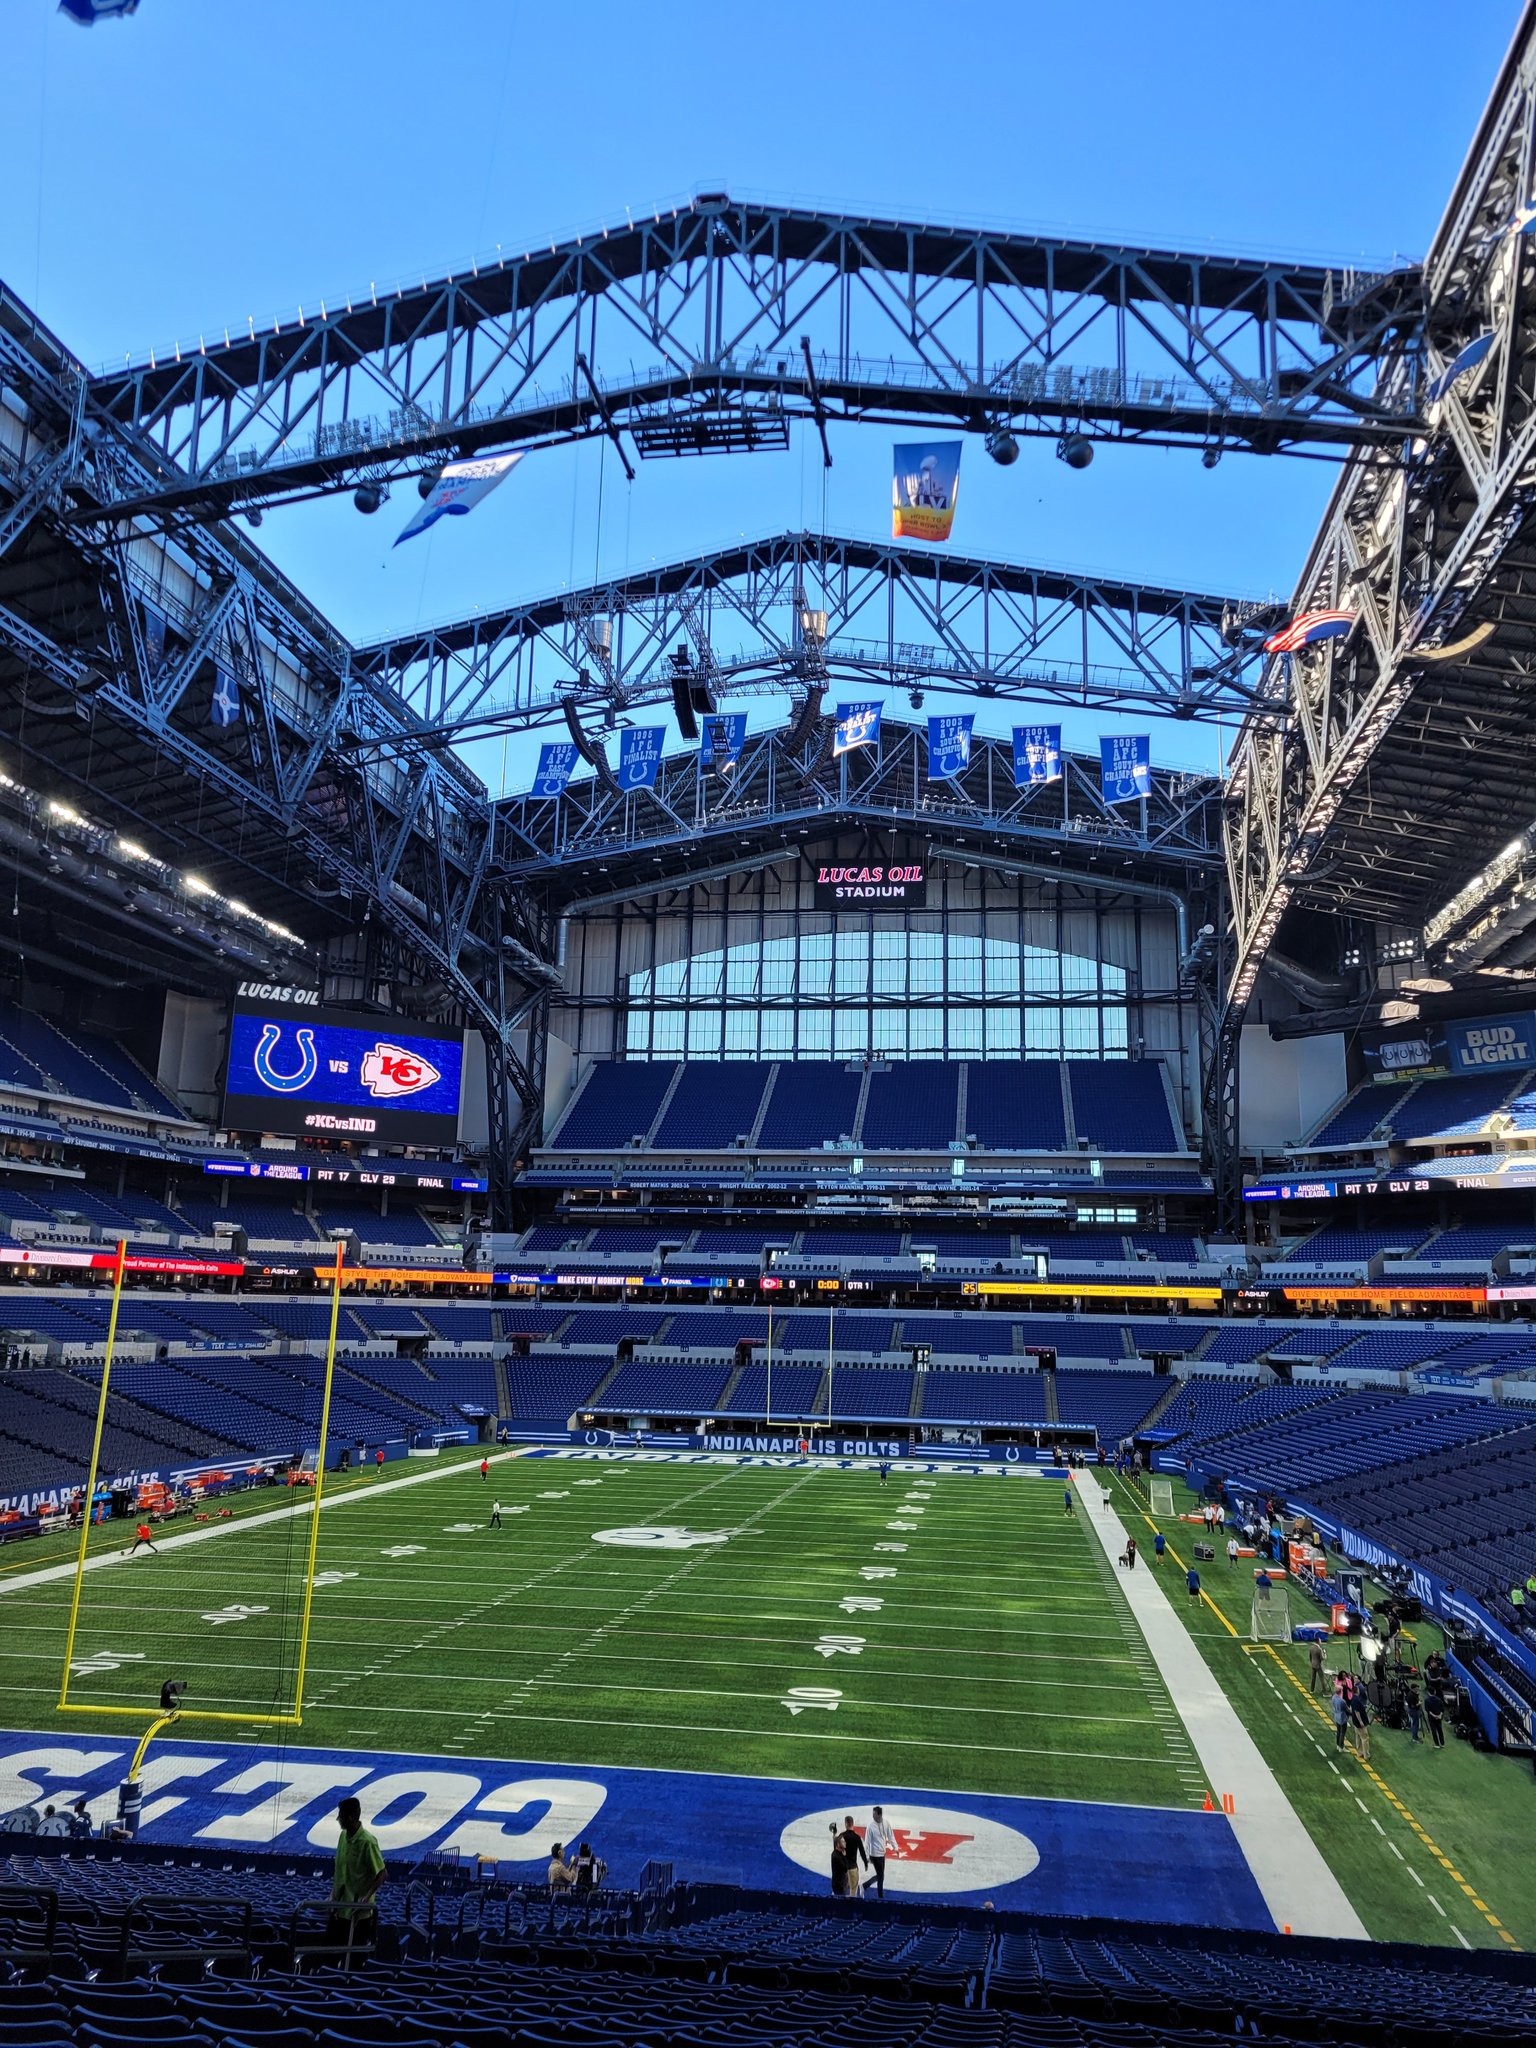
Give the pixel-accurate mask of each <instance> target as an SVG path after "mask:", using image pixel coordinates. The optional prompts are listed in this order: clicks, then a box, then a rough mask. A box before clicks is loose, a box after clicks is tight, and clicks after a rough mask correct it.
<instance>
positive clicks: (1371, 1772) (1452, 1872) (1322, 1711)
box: [1120, 1475, 1520, 1950]
mask: <svg viewBox="0 0 1536 2048" xmlns="http://www.w3.org/2000/svg"><path fill="white" fill-rule="evenodd" d="M1120 1476H1121V1477H1122V1480H1123V1475H1120ZM1125 1483H1126V1490H1127V1492H1129V1493H1130V1494H1131V1498H1132V1499H1133V1500H1135V1499H1136V1495H1135V1493H1134V1491H1133V1490H1132V1489H1131V1487H1130V1485H1129V1483H1128V1482H1125ZM1138 1505H1139V1503H1138ZM1141 1513H1142V1519H1143V1520H1144V1521H1145V1522H1146V1524H1147V1527H1148V1528H1149V1529H1153V1530H1155V1529H1156V1527H1157V1524H1156V1522H1155V1521H1154V1520H1153V1518H1152V1516H1151V1515H1150V1514H1148V1513H1147V1511H1146V1510H1145V1509H1142V1510H1141ZM1168 1549H1169V1551H1170V1552H1172V1553H1173V1555H1174V1556H1175V1558H1177V1555H1178V1553H1177V1552H1175V1551H1174V1550H1173V1545H1172V1544H1171V1543H1169V1545H1168ZM1201 1598H1202V1599H1203V1600H1204V1601H1205V1602H1206V1605H1207V1606H1208V1607H1209V1608H1210V1610H1211V1612H1212V1613H1213V1614H1214V1615H1216V1617H1217V1618H1218V1619H1219V1620H1220V1621H1221V1623H1222V1624H1223V1626H1224V1627H1225V1628H1226V1630H1227V1632H1228V1634H1230V1635H1234V1636H1235V1635H1236V1634H1237V1630H1236V1629H1235V1628H1233V1626H1232V1624H1231V1622H1230V1621H1228V1620H1227V1617H1226V1615H1225V1614H1223V1613H1222V1611H1221V1609H1220V1608H1219V1607H1218V1606H1217V1604H1216V1602H1215V1600H1214V1599H1212V1598H1211V1596H1210V1595H1209V1594H1207V1593H1206V1592H1205V1591H1204V1589H1203V1588H1202V1589H1201ZM1244 1648H1245V1649H1247V1650H1249V1651H1250V1652H1252V1653H1254V1654H1258V1653H1265V1652H1267V1654H1268V1655H1269V1656H1270V1657H1272V1658H1273V1659H1274V1661H1275V1663H1276V1664H1278V1665H1279V1667H1280V1669H1281V1670H1282V1671H1283V1672H1284V1673H1285V1675H1286V1677H1287V1678H1288V1679H1289V1680H1290V1682H1291V1684H1292V1685H1293V1686H1294V1687H1295V1688H1296V1690H1297V1692H1299V1693H1300V1694H1301V1696H1302V1698H1303V1699H1304V1700H1305V1701H1306V1703H1307V1705H1308V1706H1309V1707H1310V1708H1311V1709H1312V1711H1313V1712H1314V1713H1315V1714H1316V1715H1317V1717H1318V1718H1319V1720H1321V1721H1324V1722H1326V1723H1327V1725H1328V1727H1329V1728H1330V1729H1331V1728H1332V1726H1333V1716H1332V1715H1331V1714H1330V1713H1329V1712H1328V1710H1327V1709H1326V1708H1325V1707H1324V1706H1323V1705H1322V1704H1321V1702H1320V1701H1319V1700H1317V1699H1316V1698H1315V1697H1314V1696H1313V1694H1312V1693H1311V1692H1310V1691H1309V1690H1308V1688H1307V1687H1306V1686H1304V1685H1303V1684H1302V1682H1301V1680H1300V1679H1299V1678H1298V1677H1297V1675H1296V1673H1295V1672H1294V1671H1293V1670H1292V1669H1291V1667H1290V1665H1289V1664H1287V1663H1286V1661H1285V1659H1284V1658H1283V1657H1282V1656H1281V1655H1280V1653H1279V1651H1278V1650H1277V1649H1276V1648H1275V1647H1274V1645H1273V1644H1272V1643H1261V1644H1245V1645H1244ZM1356 1761H1357V1762H1358V1763H1359V1764H1360V1768H1361V1769H1362V1770H1363V1771H1364V1772H1365V1774H1366V1776H1367V1777H1368V1778H1369V1779H1370V1780H1371V1782H1372V1784H1373V1785H1374V1786H1375V1787H1376V1789H1377V1791H1378V1792H1380V1793H1381V1795H1382V1797H1383V1798H1384V1799H1386V1800H1387V1801H1388V1802H1389V1803H1390V1804H1391V1805H1392V1806H1394V1807H1395V1808H1396V1810H1397V1811H1398V1813H1400V1814H1401V1815H1402V1817H1403V1819H1404V1820H1405V1821H1406V1822H1407V1823H1408V1826H1409V1827H1410V1828H1411V1829H1412V1830H1413V1832H1414V1833H1415V1834H1416V1835H1417V1836H1418V1838H1419V1840H1420V1841H1421V1842H1422V1843H1423V1845H1424V1847H1425V1849H1426V1850H1427V1851H1428V1853H1429V1854H1430V1855H1431V1856H1432V1857H1433V1858H1434V1860H1435V1861H1436V1862H1437V1863H1438V1864H1439V1865H1440V1867H1441V1869H1442V1870H1444V1871H1445V1872H1446V1874H1447V1876H1448V1877H1450V1878H1451V1880H1452V1881H1453V1883H1455V1884H1457V1885H1459V1886H1460V1887H1461V1890H1462V1891H1463V1892H1464V1893H1465V1894H1466V1896H1467V1897H1468V1898H1469V1899H1470V1900H1471V1901H1472V1904H1473V1905H1474V1906H1475V1907H1476V1908H1477V1910H1478V1911H1479V1912H1480V1913H1481V1914H1482V1916H1483V1918H1484V1919H1485V1920H1486V1921H1487V1922H1488V1925H1489V1926H1490V1927H1492V1928H1494V1929H1495V1930H1496V1932H1497V1933H1498V1935H1499V1938H1500V1939H1501V1940H1502V1941H1505V1942H1507V1943H1508V1945H1509V1946H1510V1947H1511V1948H1512V1949H1517V1950H1518V1949H1519V1947H1520V1944H1519V1942H1517V1941H1516V1940H1515V1937H1514V1936H1513V1935H1512V1934H1511V1933H1510V1931H1509V1929H1508V1928H1507V1927H1506V1926H1505V1925H1504V1923H1503V1921H1502V1920H1500V1919H1499V1918H1498V1916H1497V1914H1495V1913H1494V1912H1492V1911H1491V1910H1490V1909H1489V1907H1488V1906H1487V1905H1485V1904H1484V1902H1483V1900H1482V1899H1480V1898H1479V1897H1478V1895H1477V1892H1476V1890H1475V1889H1474V1887H1473V1886H1472V1885H1470V1884H1468V1883H1467V1880H1466V1879H1465V1878H1464V1877H1463V1876H1462V1874H1461V1872H1460V1871H1459V1870H1458V1869H1457V1868H1456V1866H1455V1864H1454V1863H1453V1862H1452V1861H1451V1859H1450V1858H1449V1856H1447V1855H1446V1854H1445V1852H1444V1850H1443V1849H1441V1848H1440V1846H1439V1844H1438V1843H1437V1842H1436V1841H1435V1840H1434V1838H1433V1837H1432V1836H1431V1835H1430V1834H1429V1833H1428V1831H1427V1830H1426V1829H1425V1828H1424V1827H1423V1826H1422V1825H1421V1824H1420V1822H1419V1821H1418V1820H1417V1819H1416V1818H1415V1817H1414V1815H1413V1814H1411V1813H1410V1812H1409V1810H1408V1808H1407V1807H1406V1806H1405V1805H1404V1804H1403V1802H1402V1800H1401V1799H1399V1798H1398V1796H1397V1794H1396V1793H1395V1792H1394V1791H1393V1790H1392V1787H1391V1786H1390V1785H1389V1784H1388V1783H1387V1781H1386V1779H1385V1778H1383V1777H1382V1775H1381V1773H1380V1772H1379V1771H1378V1770H1376V1769H1375V1767H1374V1766H1373V1765H1372V1764H1369V1763H1367V1762H1365V1760H1364V1759H1363V1758H1357V1759H1356Z"/></svg>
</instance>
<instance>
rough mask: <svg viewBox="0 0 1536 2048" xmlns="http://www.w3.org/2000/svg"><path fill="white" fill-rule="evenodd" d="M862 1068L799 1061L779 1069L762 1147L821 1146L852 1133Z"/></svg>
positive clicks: (785, 1149) (770, 1149)
mask: <svg viewBox="0 0 1536 2048" xmlns="http://www.w3.org/2000/svg"><path fill="white" fill-rule="evenodd" d="M863 1082H864V1071H863V1069H862V1067H858V1066H852V1067H850V1066H849V1065H848V1064H847V1063H846V1062H845V1061H841V1060H839V1061H835V1062H834V1061H828V1060H796V1061H794V1062H793V1063H792V1064H791V1063H789V1062H786V1063H785V1064H784V1065H782V1066H781V1067H780V1068H779V1074H778V1079H777V1080H776V1081H775V1083H774V1087H773V1093H772V1095H771V1096H770V1097H769V1099H768V1108H767V1110H766V1112H765V1114H764V1116H763V1125H762V1129H761V1131H760V1132H759V1133H758V1139H757V1142H758V1146H759V1147H760V1148H761V1150H763V1151H765V1152H791V1151H803V1150H805V1149H806V1148H811V1149H819V1147H820V1146H821V1145H822V1144H823V1143H826V1142H831V1143H835V1142H836V1141H837V1140H838V1139H839V1138H851V1137H852V1136H853V1124H854V1118H855V1116H856V1114H857V1112H858V1107H859V1090H860V1089H861V1087H862V1086H863Z"/></svg>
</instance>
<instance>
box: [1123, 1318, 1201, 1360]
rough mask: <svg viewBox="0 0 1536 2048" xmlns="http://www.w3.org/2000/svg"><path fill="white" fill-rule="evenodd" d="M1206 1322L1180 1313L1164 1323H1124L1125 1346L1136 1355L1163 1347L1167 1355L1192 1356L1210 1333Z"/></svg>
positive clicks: (1159, 1349)
mask: <svg viewBox="0 0 1536 2048" xmlns="http://www.w3.org/2000/svg"><path fill="white" fill-rule="evenodd" d="M1211 1327H1212V1326H1211V1325H1210V1324H1209V1323H1201V1322H1196V1321H1195V1320H1194V1318H1193V1317H1184V1318H1180V1319H1178V1320H1175V1321H1171V1322H1166V1323H1141V1322H1135V1323H1128V1324H1127V1325H1126V1331H1127V1335H1128V1336H1129V1339H1130V1342H1129V1345H1128V1347H1127V1348H1128V1350H1129V1351H1130V1352H1131V1353H1132V1354H1134V1355H1135V1356H1137V1357H1144V1356H1146V1355H1147V1354H1148V1353H1150V1352H1153V1351H1165V1352H1167V1354H1168V1356H1169V1357H1170V1358H1192V1357H1193V1356H1194V1355H1195V1353H1196V1352H1198V1351H1199V1349H1200V1346H1201V1344H1202V1343H1203V1342H1204V1341H1205V1338H1206V1337H1207V1335H1208V1334H1209V1333H1210V1330H1211Z"/></svg>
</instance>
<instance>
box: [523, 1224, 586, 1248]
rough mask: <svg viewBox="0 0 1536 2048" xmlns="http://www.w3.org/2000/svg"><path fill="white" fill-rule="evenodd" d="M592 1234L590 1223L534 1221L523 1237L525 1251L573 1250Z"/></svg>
mask: <svg viewBox="0 0 1536 2048" xmlns="http://www.w3.org/2000/svg"><path fill="white" fill-rule="evenodd" d="M591 1235H592V1226H591V1224H590V1223H536V1224H535V1225H534V1226H533V1228H532V1230H530V1231H529V1232H528V1234H527V1236H526V1237H525V1238H524V1239H523V1243H522V1249H523V1250H524V1251H525V1252H564V1251H575V1250H577V1249H578V1248H579V1247H580V1246H582V1245H584V1244H585V1243H586V1242H587V1239H588V1238H589V1237H590V1236H591Z"/></svg>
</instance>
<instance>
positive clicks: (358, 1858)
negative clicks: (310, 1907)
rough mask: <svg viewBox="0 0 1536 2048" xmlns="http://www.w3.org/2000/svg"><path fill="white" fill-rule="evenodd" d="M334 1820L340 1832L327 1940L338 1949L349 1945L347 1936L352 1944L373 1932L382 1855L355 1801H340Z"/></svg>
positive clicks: (350, 1799) (382, 1865)
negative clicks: (364, 1824) (337, 1823)
mask: <svg viewBox="0 0 1536 2048" xmlns="http://www.w3.org/2000/svg"><path fill="white" fill-rule="evenodd" d="M336 1818H337V1820H338V1822H339V1823H340V1825H341V1833H340V1834H339V1835H338V1836H337V1838H336V1864H335V1871H334V1874H333V1876H332V1879H331V1922H330V1926H329V1928H328V1929H327V1939H328V1940H329V1941H330V1942H332V1943H333V1944H334V1945H335V1946H336V1947H337V1948H341V1947H344V1946H348V1945H349V1933H350V1944H351V1945H355V1944H357V1943H360V1942H363V1941H366V1940H368V1939H369V1938H370V1936H371V1935H372V1933H373V1924H374V1915H375V1906H374V1900H375V1897H376V1896H377V1893H378V1889H379V1886H380V1885H381V1884H382V1883H383V1882H384V1852H383V1850H382V1849H381V1848H380V1847H379V1838H378V1836H377V1835H375V1834H372V1833H370V1831H369V1830H368V1829H367V1828H365V1827H364V1826H363V1809H362V1807H361V1805H360V1804H359V1803H358V1801H357V1800H356V1799H354V1798H351V1797H350V1796H349V1797H348V1798H346V1799H343V1800H342V1801H341V1802H340V1804H339V1805H338V1806H337V1808H336Z"/></svg>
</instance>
